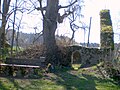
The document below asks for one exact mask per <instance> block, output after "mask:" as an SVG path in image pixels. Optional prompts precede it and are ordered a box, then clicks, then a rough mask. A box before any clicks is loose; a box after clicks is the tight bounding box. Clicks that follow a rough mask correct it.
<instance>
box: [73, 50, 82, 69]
mask: <svg viewBox="0 0 120 90" xmlns="http://www.w3.org/2000/svg"><path fill="white" fill-rule="evenodd" d="M71 64H72V67H73V68H74V69H78V68H79V67H80V66H81V55H80V52H79V51H78V50H76V51H74V52H73V53H72V55H71Z"/></svg>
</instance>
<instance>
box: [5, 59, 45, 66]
mask: <svg viewBox="0 0 120 90" xmlns="http://www.w3.org/2000/svg"><path fill="white" fill-rule="evenodd" d="M44 62H45V57H41V58H40V59H18V58H6V62H5V63H6V64H17V65H34V66H41V65H42V64H43V63H44Z"/></svg>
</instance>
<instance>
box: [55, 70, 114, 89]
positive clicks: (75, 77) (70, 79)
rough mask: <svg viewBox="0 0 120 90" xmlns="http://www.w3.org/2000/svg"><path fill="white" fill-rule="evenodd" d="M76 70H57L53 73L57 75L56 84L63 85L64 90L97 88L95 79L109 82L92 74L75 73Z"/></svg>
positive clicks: (100, 81)
mask: <svg viewBox="0 0 120 90" xmlns="http://www.w3.org/2000/svg"><path fill="white" fill-rule="evenodd" d="M76 72H77V71H74V70H73V72H71V71H69V70H68V71H64V72H61V71H60V72H59V71H57V72H56V73H55V74H56V75H57V77H59V78H58V79H57V80H56V83H57V84H58V85H61V86H64V88H65V89H66V90H97V89H96V86H97V85H96V81H97V82H98V83H107V82H111V83H113V82H112V81H109V80H103V79H101V78H97V77H95V76H93V75H89V74H82V73H77V74H75V73H76Z"/></svg>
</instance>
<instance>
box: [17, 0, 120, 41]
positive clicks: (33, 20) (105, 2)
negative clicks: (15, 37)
mask: <svg viewBox="0 0 120 90" xmlns="http://www.w3.org/2000/svg"><path fill="white" fill-rule="evenodd" d="M60 1H62V2H61V3H62V4H65V3H64V2H65V1H67V0H65V1H63V0H60ZM119 3H120V1H119V0H84V5H85V6H84V7H83V8H82V14H83V15H84V18H83V19H82V21H84V22H85V23H86V24H87V25H88V26H89V22H90V17H92V23H91V33H90V42H92V43H100V16H99V12H100V10H102V9H109V10H110V14H111V19H112V23H113V30H114V33H119V34H120V29H117V28H119V27H120V23H119V22H120V5H119ZM19 18H20V17H19ZM41 20H42V18H41V15H40V12H38V11H36V10H35V11H34V15H33V14H27V13H25V14H24V17H23V21H22V22H24V24H22V26H23V27H22V28H21V31H23V32H26V33H35V29H34V27H38V29H37V30H36V31H37V32H40V31H41V30H42V29H41V27H42V22H41ZM56 34H59V35H65V36H69V37H70V36H71V31H70V28H69V22H68V20H67V19H65V20H64V23H62V24H58V29H57V31H56ZM87 39H88V32H86V34H85V37H84V30H81V29H80V30H78V31H77V32H76V33H75V40H76V41H77V42H79V43H80V42H84V41H85V42H87ZM119 40H120V39H119V37H118V35H117V34H115V42H120V41H119Z"/></svg>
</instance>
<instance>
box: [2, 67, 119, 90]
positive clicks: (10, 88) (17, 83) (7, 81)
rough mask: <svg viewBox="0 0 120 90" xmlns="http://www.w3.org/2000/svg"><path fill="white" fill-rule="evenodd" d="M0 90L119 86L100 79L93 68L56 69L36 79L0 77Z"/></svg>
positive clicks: (94, 89)
mask: <svg viewBox="0 0 120 90" xmlns="http://www.w3.org/2000/svg"><path fill="white" fill-rule="evenodd" d="M0 90H120V86H118V85H116V83H115V82H114V81H112V80H111V79H108V78H107V79H104V78H102V76H101V74H100V73H99V72H98V70H97V68H96V66H93V67H90V68H82V69H78V70H73V69H69V68H57V69H56V71H55V72H54V73H44V74H43V75H41V78H37V79H35V78H13V77H0Z"/></svg>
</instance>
